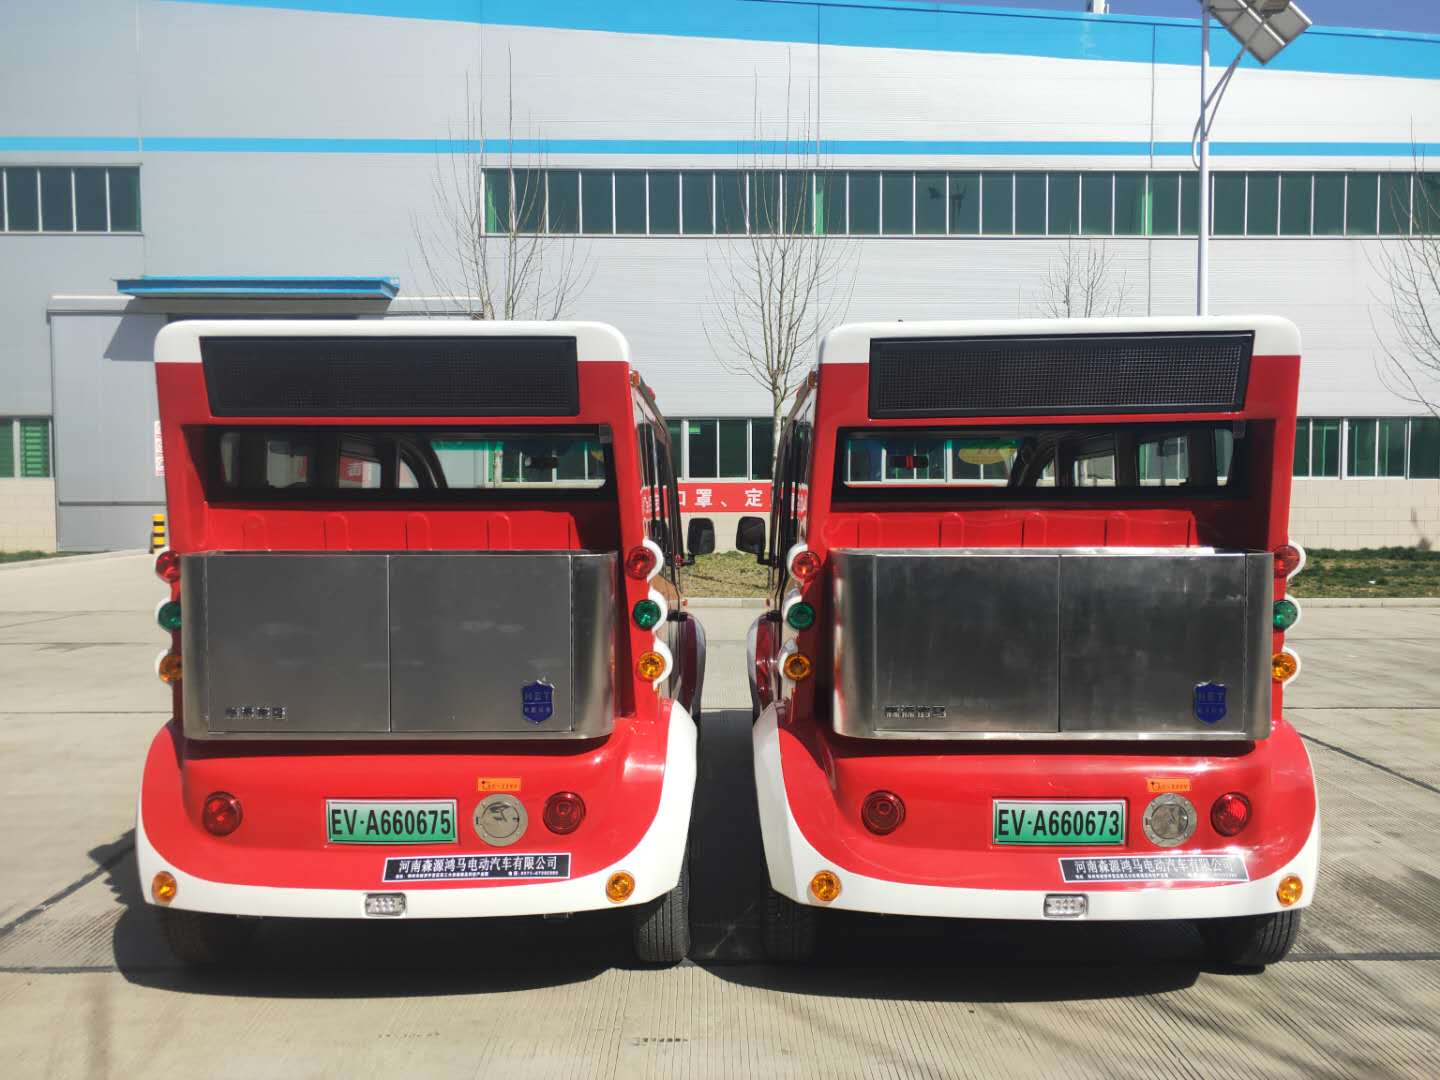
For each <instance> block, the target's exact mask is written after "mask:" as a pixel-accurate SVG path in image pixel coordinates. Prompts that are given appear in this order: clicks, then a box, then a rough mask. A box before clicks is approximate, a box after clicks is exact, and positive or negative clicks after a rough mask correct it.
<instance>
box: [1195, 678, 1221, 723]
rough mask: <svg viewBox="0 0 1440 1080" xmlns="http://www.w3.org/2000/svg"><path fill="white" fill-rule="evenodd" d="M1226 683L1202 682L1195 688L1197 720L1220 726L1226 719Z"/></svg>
mask: <svg viewBox="0 0 1440 1080" xmlns="http://www.w3.org/2000/svg"><path fill="white" fill-rule="evenodd" d="M1225 694H1226V687H1225V684H1224V683H1215V682H1202V683H1201V684H1200V685H1199V686H1197V687H1195V719H1197V720H1203V721H1204V722H1205V723H1207V724H1218V723H1219V722H1220V721H1221V720H1224V719H1225Z"/></svg>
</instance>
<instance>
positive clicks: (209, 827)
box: [200, 791, 244, 836]
mask: <svg viewBox="0 0 1440 1080" xmlns="http://www.w3.org/2000/svg"><path fill="white" fill-rule="evenodd" d="M242 817H244V813H243V811H242V810H241V809H240V800H239V799H237V798H236V797H235V796H234V795H231V794H230V793H229V792H228V791H214V792H211V793H210V794H209V795H207V796H205V806H204V808H203V809H202V810H201V811H200V820H201V822H203V823H204V825H205V830H206V831H207V832H209V833H212V834H214V835H215V836H229V835H230V834H231V833H232V832H234V831H235V830H236V829H238V828H239V827H240V819H241V818H242Z"/></svg>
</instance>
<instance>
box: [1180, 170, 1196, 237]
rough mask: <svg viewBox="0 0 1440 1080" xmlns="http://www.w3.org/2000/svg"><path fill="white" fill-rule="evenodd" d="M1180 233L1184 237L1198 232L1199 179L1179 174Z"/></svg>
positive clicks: (1190, 175)
mask: <svg viewBox="0 0 1440 1080" xmlns="http://www.w3.org/2000/svg"><path fill="white" fill-rule="evenodd" d="M1180 231H1181V232H1182V233H1184V234H1185V235H1186V236H1195V235H1197V234H1198V233H1199V232H1200V177H1199V175H1198V174H1196V173H1181V174H1180Z"/></svg>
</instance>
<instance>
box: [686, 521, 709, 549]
mask: <svg viewBox="0 0 1440 1080" xmlns="http://www.w3.org/2000/svg"><path fill="white" fill-rule="evenodd" d="M685 550H686V551H688V552H689V553H690V554H691V555H712V554H714V552H715V522H713V521H711V520H710V519H709V518H691V519H690V525H689V527H688V528H687V529H686V531H685Z"/></svg>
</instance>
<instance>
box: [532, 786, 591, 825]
mask: <svg viewBox="0 0 1440 1080" xmlns="http://www.w3.org/2000/svg"><path fill="white" fill-rule="evenodd" d="M542 817H543V818H544V819H545V827H546V828H547V829H549V830H550V831H551V832H553V833H559V834H560V835H561V836H565V835H566V834H568V833H572V832H574V831H575V830H576V829H578V828H579V827H580V823H581V822H582V821H584V820H585V800H584V799H582V798H580V796H579V795H576V794H575V792H573V791H557V792H556V793H555V794H554V795H551V796H550V797H549V798H548V799H546V800H545V813H544V814H543V815H542Z"/></svg>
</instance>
